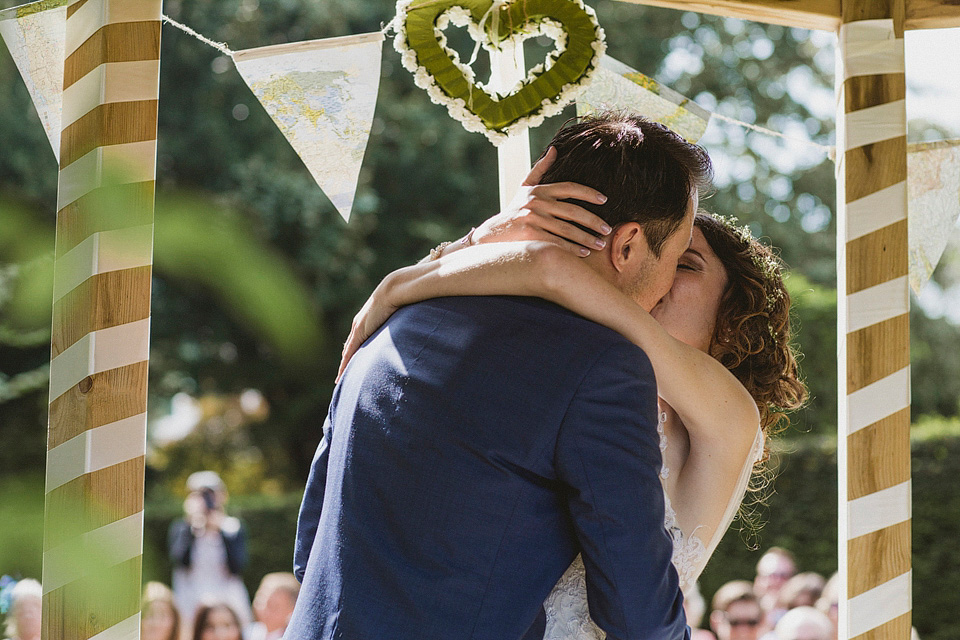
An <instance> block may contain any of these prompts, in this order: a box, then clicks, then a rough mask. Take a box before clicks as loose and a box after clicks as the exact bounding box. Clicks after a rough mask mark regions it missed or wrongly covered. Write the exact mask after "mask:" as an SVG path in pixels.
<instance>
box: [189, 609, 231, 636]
mask: <svg viewBox="0 0 960 640" xmlns="http://www.w3.org/2000/svg"><path fill="white" fill-rule="evenodd" d="M193 640H242V635H241V633H240V618H239V617H238V616H237V612H236V611H234V610H233V609H231V608H230V605H228V604H224V603H222V602H218V603H213V604H211V603H207V604H201V605H200V607H199V608H198V609H197V617H196V620H195V621H194V623H193Z"/></svg>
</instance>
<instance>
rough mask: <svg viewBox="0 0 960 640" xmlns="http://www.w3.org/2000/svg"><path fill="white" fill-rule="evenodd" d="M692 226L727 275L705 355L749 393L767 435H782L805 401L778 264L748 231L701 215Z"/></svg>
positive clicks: (774, 257) (785, 295)
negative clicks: (755, 404)
mask: <svg viewBox="0 0 960 640" xmlns="http://www.w3.org/2000/svg"><path fill="white" fill-rule="evenodd" d="M695 224H696V226H697V228H698V229H700V231H702V232H703V236H704V238H706V240H707V243H708V244H709V245H710V248H711V249H713V252H714V253H715V254H716V256H717V258H718V259H719V260H720V263H721V264H722V265H723V267H724V269H725V270H726V272H727V288H726V290H725V291H724V292H723V297H722V298H721V300H720V308H719V310H718V312H717V322H716V326H715V328H714V333H713V338H712V339H711V341H710V355H712V356H713V357H714V358H716V359H717V360H719V361H720V362H721V363H722V364H723V365H724V366H725V367H726V368H727V369H729V370H730V371H731V372H732V373H733V375H735V376H736V377H737V379H738V380H739V381H740V382H741V383H742V384H743V386H744V387H746V388H747V391H749V392H750V395H751V396H752V397H753V399H754V401H755V402H756V403H757V408H758V409H759V410H760V427H761V428H762V429H763V432H764V435H766V436H768V437H769V436H771V435H774V434H776V433H778V432H780V431H782V430H783V429H784V428H785V427H786V425H787V424H788V423H789V418H788V415H787V414H788V413H789V412H791V411H795V410H796V409H798V408H800V407H801V406H803V403H804V402H805V401H806V399H807V387H806V385H805V384H804V383H803V381H802V380H801V379H800V371H799V367H798V366H797V355H798V354H797V350H796V347H795V346H794V344H793V333H792V331H791V329H790V294H789V293H788V292H787V288H786V286H784V283H783V275H782V269H783V262H782V261H781V260H780V258H779V257H777V256H776V255H774V253H773V252H772V251H771V250H770V248H769V247H767V246H765V245H763V244H762V243H760V242H758V241H757V240H756V239H755V238H753V237H752V236H751V235H750V232H749V230H747V229H746V228H740V227H736V226H734V225H733V224H732V223H730V222H728V221H727V220H725V219H723V218H721V217H719V216H715V215H711V214H709V213H706V212H703V211H701V212H699V213H698V214H697V217H696V220H695Z"/></svg>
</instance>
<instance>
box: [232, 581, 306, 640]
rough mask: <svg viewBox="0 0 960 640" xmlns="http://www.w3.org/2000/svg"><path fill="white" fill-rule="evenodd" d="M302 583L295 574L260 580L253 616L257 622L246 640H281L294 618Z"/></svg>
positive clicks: (251, 626) (249, 631) (249, 630)
mask: <svg viewBox="0 0 960 640" xmlns="http://www.w3.org/2000/svg"><path fill="white" fill-rule="evenodd" d="M299 593H300V583H299V582H297V579H296V578H295V577H294V576H293V574H292V573H283V572H278V573H268V574H267V575H265V576H264V577H263V580H261V581H260V587H259V588H258V589H257V593H256V594H255V595H254V597H253V615H254V616H256V618H257V621H256V622H254V623H253V624H252V625H250V627H249V629H248V631H247V633H246V634H245V637H246V640H279V638H281V637H282V636H283V632H284V631H285V630H286V628H287V623H288V622H290V616H291V615H293V607H294V605H296V604H297V595H298V594H299Z"/></svg>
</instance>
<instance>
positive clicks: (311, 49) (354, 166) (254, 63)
mask: <svg viewBox="0 0 960 640" xmlns="http://www.w3.org/2000/svg"><path fill="white" fill-rule="evenodd" d="M382 53H383V34H382V33H380V32H376V33H367V34H361V35H356V36H346V37H342V38H328V39H325V40H313V41H310V42H297V43H293V44H282V45H276V46H269V47H261V48H258V49H248V50H246V51H239V52H236V53H234V55H233V59H234V62H235V63H236V65H237V69H238V70H239V71H240V75H241V76H243V79H244V80H245V81H246V83H247V85H248V86H249V87H250V89H251V90H252V91H253V93H254V95H256V96H257V99H258V100H259V101H260V103H261V104H262V105H263V108H264V109H266V111H267V113H268V114H270V117H271V118H273V121H274V122H275V123H276V124H277V126H278V127H279V128H280V131H282V132H283V135H284V136H286V137H287V140H289V141H290V145H291V146H292V147H293V149H294V150H295V151H296V152H297V154H298V155H299V156H300V158H301V159H302V160H303V162H304V164H306V165H307V169H309V170H310V173H311V175H313V178H314V179H315V180H316V181H317V184H318V185H320V188H321V189H323V192H324V193H325V194H327V197H328V198H330V201H331V202H332V203H333V205H334V206H335V207H336V208H337V211H339V212H340V215H341V216H343V219H344V220H349V219H350V210H351V209H352V207H353V199H354V196H355V195H356V191H357V180H358V179H359V177H360V165H361V164H362V162H363V154H364V151H365V150H366V148H367V141H368V140H369V138H370V127H371V126H372V124H373V113H374V109H375V108H376V105H377V91H378V90H379V87H380V58H381V55H382Z"/></svg>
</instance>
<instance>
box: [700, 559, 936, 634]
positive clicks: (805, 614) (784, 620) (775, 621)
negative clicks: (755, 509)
mask: <svg viewBox="0 0 960 640" xmlns="http://www.w3.org/2000/svg"><path fill="white" fill-rule="evenodd" d="M838 605H839V591H838V582H837V575H836V574H834V575H833V576H831V577H830V579H829V580H828V579H826V578H824V577H823V576H822V575H820V574H819V573H815V572H813V571H806V572H802V573H801V572H798V568H797V561H796V559H795V558H794V556H793V554H792V553H791V552H790V551H788V550H787V549H783V548H781V547H772V548H771V549H769V550H767V552H766V553H764V554H763V555H762V556H761V557H760V561H759V562H757V570H756V575H755V576H754V577H753V579H752V580H732V581H730V582H728V583H726V584H724V585H723V586H721V587H720V588H719V589H717V592H716V593H715V594H714V596H713V601H712V602H711V610H710V616H709V618H708V619H707V624H706V626H708V627H709V630H708V629H706V628H701V627H703V626H704V615H705V613H706V603H705V602H704V599H703V597H702V596H701V595H700V594H699V592H694V593H691V594H687V598H686V600H685V601H684V607H685V609H686V611H687V622H688V623H689V624H690V627H691V628H692V629H693V633H692V636H691V640H837V631H838V630H837V621H838ZM913 639H914V640H919V638H918V637H917V632H916V629H914V630H913Z"/></svg>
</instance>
